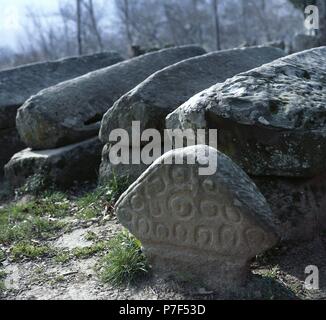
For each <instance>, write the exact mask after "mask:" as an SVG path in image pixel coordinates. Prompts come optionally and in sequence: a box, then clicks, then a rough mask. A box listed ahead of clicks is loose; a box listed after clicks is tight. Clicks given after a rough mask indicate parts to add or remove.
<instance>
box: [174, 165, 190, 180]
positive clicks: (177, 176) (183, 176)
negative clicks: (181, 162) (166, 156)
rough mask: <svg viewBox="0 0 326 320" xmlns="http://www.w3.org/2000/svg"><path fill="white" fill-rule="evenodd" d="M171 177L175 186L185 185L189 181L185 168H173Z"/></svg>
mask: <svg viewBox="0 0 326 320" xmlns="http://www.w3.org/2000/svg"><path fill="white" fill-rule="evenodd" d="M172 168H173V169H172V171H171V177H172V180H173V181H174V183H175V184H180V183H185V182H188V181H189V176H188V171H186V170H185V168H184V167H182V166H179V167H172Z"/></svg>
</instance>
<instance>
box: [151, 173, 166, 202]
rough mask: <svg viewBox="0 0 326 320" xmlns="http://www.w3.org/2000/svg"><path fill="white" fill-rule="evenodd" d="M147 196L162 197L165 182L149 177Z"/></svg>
mask: <svg viewBox="0 0 326 320" xmlns="http://www.w3.org/2000/svg"><path fill="white" fill-rule="evenodd" d="M146 189H147V194H148V195H149V196H152V195H153V196H155V197H157V196H160V195H164V194H165V192H166V184H165V181H164V180H163V179H162V177H151V178H150V179H149V180H148V185H147V188H146Z"/></svg>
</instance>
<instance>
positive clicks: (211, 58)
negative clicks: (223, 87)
mask: <svg viewBox="0 0 326 320" xmlns="http://www.w3.org/2000/svg"><path fill="white" fill-rule="evenodd" d="M283 56H284V51H282V50H280V49H277V48H271V47H252V48H244V49H233V50H226V51H220V52H214V53H209V54H207V55H202V56H199V57H195V58H190V59H187V60H185V61H181V62H179V63H176V64H174V65H172V66H169V67H167V68H165V69H163V70H160V71H158V72H156V73H155V74H153V75H151V76H150V77H149V78H147V79H146V80H145V81H144V82H142V83H141V84H139V85H138V86H137V87H136V88H134V89H133V90H131V91H130V92H128V93H127V94H125V95H124V96H122V97H121V98H120V99H119V100H118V101H116V102H115V104H114V106H113V107H112V108H111V109H110V110H109V111H108V112H107V113H106V114H105V116H104V117H103V121H102V126H101V131H100V139H101V140H102V142H104V143H107V142H108V141H109V135H110V132H111V131H112V130H114V129H120V128H122V129H125V130H127V131H128V132H129V133H131V125H132V121H140V124H141V128H140V129H141V132H142V131H144V130H146V129H157V130H160V131H162V130H163V129H164V127H165V117H166V116H167V115H168V114H169V113H171V112H172V111H174V110H175V109H176V108H178V107H179V106H180V105H181V104H182V103H184V102H185V101H187V100H188V99H189V98H191V97H192V96H193V95H195V94H196V93H198V92H200V91H202V90H204V89H207V88H208V87H210V86H212V85H214V84H216V83H218V82H224V81H225V80H226V79H228V78H231V77H233V76H234V75H236V74H238V73H240V72H244V71H247V70H250V69H253V68H256V67H258V66H261V65H263V64H265V63H267V62H271V61H273V60H275V59H278V58H280V57H283Z"/></svg>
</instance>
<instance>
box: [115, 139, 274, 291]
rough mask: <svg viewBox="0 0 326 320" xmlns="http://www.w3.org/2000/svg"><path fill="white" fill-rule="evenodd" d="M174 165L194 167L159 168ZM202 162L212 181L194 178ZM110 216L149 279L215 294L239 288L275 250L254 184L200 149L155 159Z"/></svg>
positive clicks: (225, 159) (210, 152)
mask: <svg viewBox="0 0 326 320" xmlns="http://www.w3.org/2000/svg"><path fill="white" fill-rule="evenodd" d="M175 157H181V158H182V159H184V160H185V159H186V157H190V158H189V159H192V161H194V162H193V163H194V164H191V165H190V164H189V165H187V164H183V165H182V164H172V165H168V164H164V161H171V160H173V159H174V158H175ZM207 162H209V163H215V164H216V167H217V171H216V173H215V174H213V175H210V176H203V175H199V168H201V166H202V165H203V164H205V163H207ZM188 163H189V162H188ZM116 212H117V215H118V218H119V220H120V221H121V223H122V224H123V225H124V226H125V227H126V228H128V229H129V230H130V231H131V232H132V233H133V234H134V235H135V236H136V237H137V238H139V239H140V240H141V242H142V245H143V249H144V253H145V255H146V256H147V257H148V258H149V261H150V263H151V265H152V266H153V269H154V271H158V272H160V274H164V275H165V274H166V275H170V274H172V275H178V274H179V275H180V274H182V275H184V276H186V277H190V279H193V280H197V281H200V282H201V283H203V284H204V285H206V286H208V287H210V288H213V289H217V290H220V291H225V290H229V289H230V290H233V289H236V288H237V287H239V286H240V285H242V284H244V282H245V280H246V277H247V275H248V264H249V260H250V259H252V258H253V257H255V256H256V255H257V254H260V253H262V252H263V251H265V250H266V249H269V248H270V247H272V246H273V245H275V244H276V242H277V236H276V233H275V231H274V222H273V220H272V217H271V210H270V208H269V206H268V204H267V202H266V200H265V198H264V197H263V195H262V194H261V193H260V192H259V191H258V189H257V187H256V186H255V184H254V183H253V182H252V181H251V180H250V178H249V177H248V176H247V175H246V174H245V173H244V172H243V171H242V170H241V169H240V168H239V167H238V166H237V165H236V164H235V163H233V162H232V161H231V160H230V159H229V158H228V157H227V156H225V155H223V154H222V153H220V152H218V151H217V150H215V149H213V148H210V147H208V146H203V145H200V146H194V147H189V148H185V149H177V150H175V151H172V152H168V153H166V154H165V155H163V157H161V158H159V159H158V160H157V161H156V162H155V163H154V164H153V165H152V166H151V167H150V168H149V169H148V170H147V171H146V172H145V173H144V174H143V175H142V176H141V177H140V178H139V179H138V180H137V181H136V182H135V183H134V184H133V185H132V186H131V187H130V188H129V189H128V190H127V191H126V192H125V194H123V195H122V196H121V198H120V199H119V201H118V203H117V205H116Z"/></svg>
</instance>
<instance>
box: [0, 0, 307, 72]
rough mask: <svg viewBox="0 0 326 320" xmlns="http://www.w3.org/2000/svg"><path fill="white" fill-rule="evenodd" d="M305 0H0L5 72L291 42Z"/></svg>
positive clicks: (1, 56)
mask: <svg viewBox="0 0 326 320" xmlns="http://www.w3.org/2000/svg"><path fill="white" fill-rule="evenodd" d="M306 2H307V1H298V0H291V1H290V0H47V1H41V0H0V4H1V13H0V69H3V68H8V67H13V66H17V65H21V64H26V63H31V62H36V61H44V60H54V59H59V58H63V57H67V56H75V55H80V54H91V53H94V52H100V51H106V50H116V51H118V52H120V53H121V54H122V55H123V56H128V55H129V56H130V55H132V54H134V52H132V51H133V50H139V51H142V50H150V49H153V48H162V47H166V46H172V45H183V44H199V45H202V46H203V47H205V49H207V50H208V51H212V50H217V49H228V48H234V47H239V46H249V45H260V44H266V43H269V42H273V41H284V42H285V44H286V45H287V46H291V41H292V40H293V38H294V36H295V35H296V34H298V33H305V32H306V31H305V30H304V26H303V22H304V10H303V7H302V6H301V5H300V4H307V3H306ZM308 2H309V1H308ZM311 2H312V1H310V3H311ZM298 3H299V4H298Z"/></svg>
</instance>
